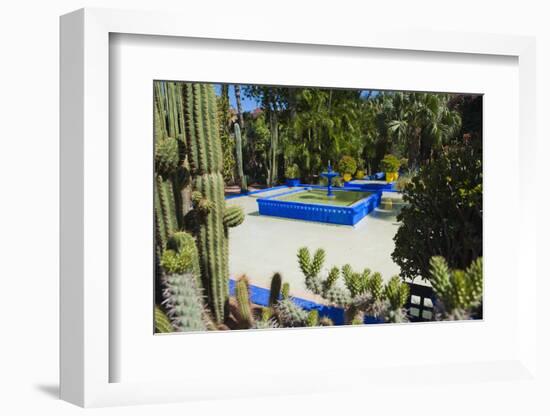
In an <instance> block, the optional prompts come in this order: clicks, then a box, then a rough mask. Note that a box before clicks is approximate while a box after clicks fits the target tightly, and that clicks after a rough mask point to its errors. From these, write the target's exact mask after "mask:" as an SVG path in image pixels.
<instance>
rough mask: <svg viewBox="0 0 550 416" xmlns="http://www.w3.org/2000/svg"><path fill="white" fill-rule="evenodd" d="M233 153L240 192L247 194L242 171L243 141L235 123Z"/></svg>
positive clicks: (239, 129)
mask: <svg viewBox="0 0 550 416" xmlns="http://www.w3.org/2000/svg"><path fill="white" fill-rule="evenodd" d="M233 128H234V130H235V153H236V154H237V172H238V174H239V181H240V183H241V192H247V191H248V186H247V184H246V175H245V174H244V170H243V139H242V137H241V128H240V127H239V123H235V125H234V127H233Z"/></svg>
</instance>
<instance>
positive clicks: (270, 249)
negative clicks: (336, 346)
mask: <svg viewBox="0 0 550 416" xmlns="http://www.w3.org/2000/svg"><path fill="white" fill-rule="evenodd" d="M261 195H262V193H258V194H255V195H253V196H244V197H240V198H234V199H229V200H227V204H228V205H239V206H241V207H242V208H243V209H244V211H245V214H246V216H245V220H244V222H243V223H242V224H241V225H240V226H238V227H236V228H231V229H230V231H229V233H230V234H229V271H230V275H231V277H232V278H236V277H238V276H240V275H242V274H246V275H247V276H248V277H249V279H250V281H251V283H252V284H254V285H256V286H261V287H269V284H270V281H271V277H272V276H273V274H274V273H275V272H279V273H281V275H282V277H283V281H284V282H289V283H290V287H291V294H292V295H293V296H297V297H303V298H306V299H312V300H317V301H318V300H319V298H317V297H316V296H314V295H312V294H311V292H309V291H307V290H306V288H305V284H304V277H303V275H302V273H301V272H300V269H299V267H298V261H297V257H296V254H297V252H298V249H299V248H300V247H303V246H306V247H309V249H310V251H312V252H313V251H314V250H316V249H317V248H324V249H325V251H326V260H325V264H324V269H325V270H324V271H323V275H326V273H327V272H328V270H329V269H330V268H332V266H342V265H344V264H346V263H349V264H350V265H351V266H352V267H353V268H354V269H356V270H357V271H362V270H363V269H364V268H365V267H368V268H370V269H371V270H372V271H373V272H374V271H378V272H380V273H382V276H383V278H384V280H386V281H387V280H389V279H390V278H391V276H393V275H396V274H399V266H397V264H395V263H394V262H393V260H392V258H391V253H392V251H393V249H394V242H393V237H394V235H395V233H396V232H397V228H398V226H399V224H398V223H397V220H396V218H395V214H396V212H395V210H390V209H389V208H390V207H389V206H388V205H385V204H384V200H385V199H386V198H388V199H390V198H391V199H392V200H396V199H397V200H398V201H396V202H400V196H399V195H398V194H396V193H387V192H384V193H383V195H382V198H383V203H382V205H381V206H380V209H377V210H376V211H373V212H372V213H370V214H369V215H367V216H366V217H365V218H364V219H363V220H361V222H359V223H358V224H356V226H355V227H350V226H341V225H331V224H323V223H317V222H309V221H299V220H292V219H285V218H277V217H271V216H263V215H260V214H259V213H258V204H257V202H256V199H257V198H258V197H260V196H261ZM396 205H397V204H396V203H394V208H395V206H396ZM384 208H388V209H384Z"/></svg>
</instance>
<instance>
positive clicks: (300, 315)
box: [276, 298, 308, 327]
mask: <svg viewBox="0 0 550 416" xmlns="http://www.w3.org/2000/svg"><path fill="white" fill-rule="evenodd" d="M276 309H277V317H278V319H279V322H280V323H281V324H282V326H285V327H301V326H307V322H308V313H307V312H306V311H305V310H303V309H302V308H300V307H299V306H298V305H296V304H295V303H294V302H293V301H292V299H290V298H285V299H281V300H280V301H279V302H278V303H277V308H276Z"/></svg>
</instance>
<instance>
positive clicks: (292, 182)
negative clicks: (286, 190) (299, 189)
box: [286, 178, 300, 187]
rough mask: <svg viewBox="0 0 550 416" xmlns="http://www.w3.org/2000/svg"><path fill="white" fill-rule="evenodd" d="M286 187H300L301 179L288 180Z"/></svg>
mask: <svg viewBox="0 0 550 416" xmlns="http://www.w3.org/2000/svg"><path fill="white" fill-rule="evenodd" d="M286 186H291V187H294V186H300V179H297V178H294V179H287V180H286Z"/></svg>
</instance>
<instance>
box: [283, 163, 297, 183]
mask: <svg viewBox="0 0 550 416" xmlns="http://www.w3.org/2000/svg"><path fill="white" fill-rule="evenodd" d="M285 177H286V178H287V179H297V178H299V177H300V168H299V167H298V165H297V164H296V163H293V164H292V165H288V166H287V167H286V169H285Z"/></svg>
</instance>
